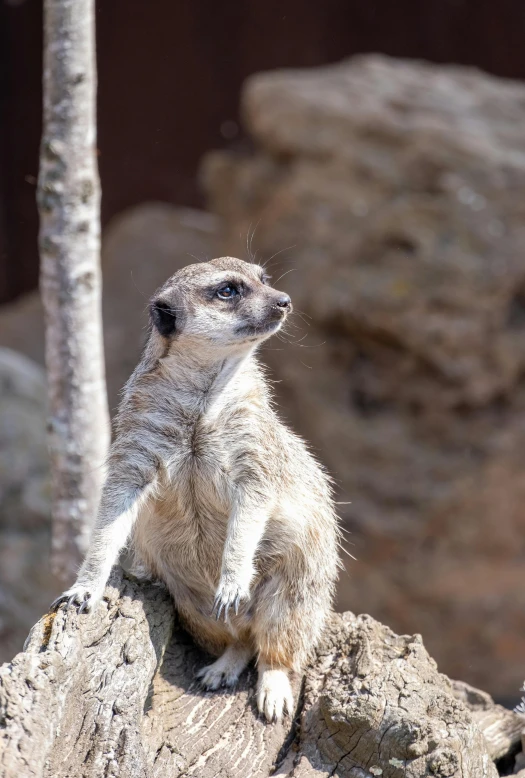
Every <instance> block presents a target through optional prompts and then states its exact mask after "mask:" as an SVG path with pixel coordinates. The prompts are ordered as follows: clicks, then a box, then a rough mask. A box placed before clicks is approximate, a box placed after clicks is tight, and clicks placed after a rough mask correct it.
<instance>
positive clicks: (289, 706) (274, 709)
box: [257, 660, 294, 722]
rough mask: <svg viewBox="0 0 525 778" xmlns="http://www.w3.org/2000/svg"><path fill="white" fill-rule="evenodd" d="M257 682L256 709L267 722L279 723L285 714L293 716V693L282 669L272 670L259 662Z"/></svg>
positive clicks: (269, 666) (285, 672) (267, 665)
mask: <svg viewBox="0 0 525 778" xmlns="http://www.w3.org/2000/svg"><path fill="white" fill-rule="evenodd" d="M258 672H259V678H258V681H257V707H258V708H259V712H260V713H262V714H263V715H264V716H265V718H266V720H267V721H269V722H272V721H280V720H281V719H282V717H283V715H284V713H285V712H287V713H288V714H289V715H290V716H293V712H294V702H293V692H292V687H291V684H290V679H289V677H288V671H287V670H285V669H284V668H272V666H271V665H269V664H267V663H266V662H264V661H261V660H259V666H258Z"/></svg>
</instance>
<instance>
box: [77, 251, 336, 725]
mask: <svg viewBox="0 0 525 778" xmlns="http://www.w3.org/2000/svg"><path fill="white" fill-rule="evenodd" d="M262 277H263V270H262V268H260V267H258V266H257V265H250V264H248V263H245V262H242V261H241V260H238V259H233V258H229V257H226V258H224V257H223V258H221V259H218V260H213V261H212V262H208V263H202V264H199V265H191V266H189V267H187V268H184V269H183V270H182V271H179V272H178V273H176V274H175V275H174V276H173V277H172V278H171V279H170V280H169V281H168V282H167V283H166V284H165V285H164V287H162V289H160V290H159V292H157V294H156V295H155V297H154V300H153V303H152V322H153V323H152V327H151V332H150V336H149V339H148V343H147V346H146V348H145V350H144V353H143V356H142V359H141V362H140V363H139V365H138V367H137V368H136V370H135V372H134V373H133V375H132V377H131V378H130V380H129V382H128V384H127V385H126V387H125V389H124V393H123V399H122V403H121V406H120V409H119V413H118V418H117V423H116V435H115V441H114V443H113V446H112V449H111V454H110V458H109V475H108V480H107V483H106V487H105V490H104V495H103V499H102V505H101V509H100V515H99V519H98V523H97V528H96V530H95V532H94V535H93V540H92V545H91V549H90V553H89V554H88V557H87V558H86V561H85V562H84V565H83V567H82V569H81V571H80V574H79V578H78V581H77V583H76V585H75V586H74V587H72V589H71V590H69V592H67V593H66V594H65V595H64V597H66V596H67V597H69V598H70V599H71V600H72V601H73V602H79V603H82V604H83V607H89V606H90V605H91V603H93V602H96V600H97V599H98V598H99V597H100V596H101V594H102V591H103V587H104V584H105V582H106V579H107V575H108V574H109V571H110V569H111V565H112V564H113V563H114V561H115V559H116V556H117V554H118V552H119V550H120V548H122V546H123V544H124V543H125V542H126V538H127V537H128V536H129V535H131V537H132V545H133V550H134V553H135V556H136V559H137V564H138V565H140V567H141V568H142V569H144V568H145V569H146V570H148V571H149V573H150V575H151V576H153V577H156V578H159V579H161V580H162V581H164V582H165V583H166V585H167V586H168V588H169V590H170V592H171V593H172V595H173V598H174V601H175V604H176V607H177V609H178V611H179V613H180V615H181V617H182V619H183V620H184V623H185V624H186V626H187V628H188V630H189V631H190V632H191V633H192V634H193V636H194V637H195V639H196V640H197V641H198V642H199V643H200V644H201V645H202V646H203V647H204V648H206V649H207V650H208V651H210V652H211V653H213V654H216V655H218V654H220V653H222V652H223V651H224V650H225V649H227V648H228V653H227V654H225V659H224V660H223V662H222V664H220V663H216V665H217V668H216V670H214V667H215V666H212V667H211V669H208V671H206V673H207V674H205V675H204V679H205V682H206V677H207V678H208V679H210V678H211V679H212V680H210V683H209V685H210V686H212V688H216V686H217V677H218V676H217V674H218V673H219V676H220V673H221V672H224V677H225V678H227V679H229V680H228V681H227V682H234V681H232V679H235V678H236V677H237V676H238V674H239V672H240V670H241V669H242V666H243V663H244V657H245V656H246V657H249V656H250V655H256V656H257V657H259V667H260V675H261V678H260V683H259V692H258V694H259V697H258V699H259V707H260V708H261V710H262V711H263V712H264V713H265V715H267V717H270V716H271V717H279V716H280V715H282V713H283V711H284V709H285V708H289V707H290V705H291V691H290V687H289V682H288V680H287V675H286V674H287V672H288V671H289V670H295V671H298V672H300V671H301V670H302V669H303V668H304V666H305V664H306V662H307V661H308V659H309V658H310V656H311V654H312V651H313V650H314V649H315V647H316V644H317V642H318V639H319V636H320V633H321V630H322V628H323V626H324V623H325V620H326V616H327V614H328V612H329V610H330V607H331V601H332V596H333V590H334V583H335V579H336V572H337V566H338V555H337V544H338V538H337V523H336V517H335V513H334V509H333V504H332V499H331V490H330V484H329V481H328V478H327V476H326V475H325V473H324V472H323V470H322V469H321V467H320V466H319V465H318V463H317V462H316V461H315V459H314V458H313V457H312V456H311V454H310V453H309V452H308V450H307V448H306V446H305V445H304V443H303V441H302V440H301V439H300V438H299V437H297V436H296V435H294V434H293V433H292V432H291V431H290V430H288V429H287V428H286V427H285V426H284V425H283V424H282V422H281V421H280V420H279V418H278V417H277V415H276V413H275V411H274V409H273V407H272V403H271V397H270V391H269V387H268V383H267V381H266V379H265V376H264V373H263V371H262V369H261V367H260V365H259V364H258V363H257V361H256V359H255V356H254V351H255V348H256V347H257V346H258V345H259V344H260V343H261V342H262V341H263V340H265V339H266V338H267V337H269V336H270V335H271V334H273V332H275V331H276V330H277V329H278V328H279V327H280V325H281V323H282V322H283V321H284V319H285V318H286V315H287V314H288V313H289V311H290V309H291V306H290V305H289V302H287V301H286V298H285V297H283V295H282V294H281V293H279V292H276V291H275V290H274V289H272V288H271V287H269V286H267V285H266V284H265V283H263V280H262ZM228 285H229V288H230V289H232V288H235V289H238V293H237V294H235V295H234V297H233V298H232V299H228V300H227V299H223V296H224V295H225V294H227V293H228V292H227V287H228ZM216 289H217V290H218V291H215V290H216ZM225 290H226V291H225ZM221 295H223V296H221ZM173 314H174V315H173ZM170 316H171V317H172V318H170ZM172 324H173V331H172V332H171V331H169V330H170V327H171V326H172ZM236 604H237V606H238V613H235V605H236ZM214 606H215V615H214ZM217 612H218V613H219V615H220V618H219V619H217V618H216V615H217ZM235 646H238V647H239V649H238V650H237V649H235ZM229 657H231V661H230V659H229ZM229 661H230V663H231V665H232V672H231V673H229V674H228V672H227V670H225V669H224V668H225V667H227V666H228V662H229ZM275 668H277V670H278V671H277V670H276V669H275ZM265 673H266V675H264V674H265ZM263 676H264V677H263ZM289 712H291V711H289Z"/></svg>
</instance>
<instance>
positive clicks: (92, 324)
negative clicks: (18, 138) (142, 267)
mask: <svg viewBox="0 0 525 778" xmlns="http://www.w3.org/2000/svg"><path fill="white" fill-rule="evenodd" d="M44 14H45V27H44V39H45V40H44V132H43V137H42V146H41V154H40V177H39V183H38V205H39V213H40V236H39V246H40V260H41V263H40V289H41V293H42V300H43V304H44V311H45V323H46V367H47V374H48V386H49V390H48V391H49V405H50V408H49V414H50V415H49V448H50V456H51V470H52V475H53V564H54V568H55V573H56V574H57V575H59V576H60V578H61V579H62V580H63V581H67V582H71V580H73V579H74V577H75V574H76V571H77V569H78V566H79V564H80V562H81V560H82V557H83V555H84V552H85V550H86V545H87V539H88V536H89V530H90V526H91V523H92V521H93V520H94V517H95V515H96V510H97V507H98V500H99V496H100V490H101V486H102V480H103V463H104V459H105V456H106V451H107V447H108V443H109V415H108V409H107V400H106V386H105V374H104V355H103V346H102V327H101V302H100V287H101V281H100V257H99V254H100V187H99V180H98V170H97V162H96V149H95V142H96V106H95V98H96V65H95V31H94V0H46V1H45V4H44Z"/></svg>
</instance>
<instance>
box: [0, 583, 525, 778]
mask: <svg viewBox="0 0 525 778" xmlns="http://www.w3.org/2000/svg"><path fill="white" fill-rule="evenodd" d="M206 661H208V657H206V656H205V655H204V654H203V653H202V652H201V651H200V650H199V649H198V648H196V646H195V645H194V644H193V642H192V640H191V638H190V637H189V636H188V635H187V634H186V633H185V632H184V631H183V630H182V629H181V628H180V627H179V626H178V625H177V622H176V618H175V615H174V611H173V608H172V604H171V601H170V598H169V596H168V594H167V592H166V590H165V589H164V588H163V587H162V586H158V585H154V584H144V583H138V582H136V581H135V580H132V579H130V578H128V577H126V576H125V575H124V574H123V573H122V572H121V571H120V570H115V571H114V573H113V576H112V579H111V583H110V585H109V586H108V588H107V589H106V598H105V601H104V603H103V604H101V605H100V606H99V609H98V610H97V611H96V613H95V614H92V615H83V616H80V617H79V616H77V615H76V614H75V613H73V612H72V611H71V612H66V611H65V610H63V609H61V610H59V611H58V613H57V614H48V615H47V616H45V617H44V618H43V619H41V621H40V622H39V623H38V624H37V625H36V626H35V627H34V628H33V630H32V632H31V634H30V636H29V638H28V642H27V645H26V649H25V651H24V652H23V653H21V654H18V656H16V657H15V659H14V660H13V662H12V663H10V664H6V665H3V666H2V668H1V669H0V776H1V778H25V776H28V778H29V777H31V778H80V776H82V778H100V776H122V778H135V776H137V777H138V778H142V777H144V778H161V776H162V777H164V776H167V775H169V776H170V778H177V777H178V778H183V777H184V778H187V777H189V776H198V778H219V777H220V778H262V776H268V775H270V774H271V772H272V770H274V768H277V770H276V773H275V774H276V775H278V776H280V778H291V776H294V778H311V777H313V776H316V777H318V778H320V777H321V776H325V778H328V776H335V775H337V776H342V777H344V778H370V777H371V776H379V775H381V776H384V778H416V777H417V778H423V776H436V778H452V777H454V778H495V776H497V775H498V773H497V770H496V767H495V765H494V760H495V759H501V758H502V757H504V756H505V755H506V754H510V753H512V752H513V750H514V751H515V750H517V749H518V747H519V746H518V744H519V741H520V732H521V729H522V725H523V719H522V718H521V717H520V716H517V715H516V714H513V713H511V712H509V711H504V710H503V709H501V708H499V706H495V705H494V703H493V702H492V700H491V699H490V697H489V696H488V695H486V694H485V693H484V692H479V691H478V690H475V689H472V688H471V687H468V686H467V685H465V684H459V683H452V682H451V681H449V679H448V678H446V676H444V675H442V674H440V673H439V672H438V671H437V669H436V665H435V662H434V661H433V660H432V659H431V658H430V657H429V656H428V654H427V652H426V651H425V648H424V647H423V644H422V642H421V638H420V637H419V636H415V637H414V636H412V637H410V636H397V635H395V634H394V633H393V632H392V631H391V630H390V629H388V628H387V627H384V626H383V625H381V624H379V623H378V622H376V621H374V620H373V619H372V618H370V617H369V616H354V615H353V614H351V613H346V614H343V615H336V616H334V617H333V618H332V620H331V623H330V625H329V628H328V629H327V631H326V636H325V639H324V641H323V644H322V646H321V648H320V651H319V654H318V657H317V661H316V662H315V663H314V664H313V665H312V667H310V668H309V670H308V672H307V674H306V677H305V679H304V680H302V679H300V678H296V679H295V692H296V699H298V709H297V712H296V717H295V720H294V722H293V723H291V722H290V721H289V720H286V721H285V722H284V723H283V724H274V725H268V724H265V723H264V722H263V721H262V720H261V719H260V718H259V717H258V716H257V712H256V707H255V703H254V685H255V671H254V668H253V667H252V668H249V669H248V670H247V671H246V672H245V673H244V675H243V676H242V679H241V681H240V683H239V686H238V688H237V689H236V690H235V691H233V692H232V691H223V692H218V693H217V692H204V691H202V690H201V689H200V687H199V686H198V684H196V683H195V681H194V680H193V679H194V673H195V670H196V669H198V668H200V667H201V666H202V664H203V663H205V662H206ZM483 729H484V730H485V731H486V732H487V737H484V735H483V734H482V730H483Z"/></svg>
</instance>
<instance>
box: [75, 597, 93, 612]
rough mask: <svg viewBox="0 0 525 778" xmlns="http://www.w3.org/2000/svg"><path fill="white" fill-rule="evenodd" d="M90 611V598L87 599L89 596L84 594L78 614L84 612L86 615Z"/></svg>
mask: <svg viewBox="0 0 525 778" xmlns="http://www.w3.org/2000/svg"><path fill="white" fill-rule="evenodd" d="M90 610H91V602H90V597H89V595H87V594H85V595H84V602H83V603H82V604H81V606H80V608H79V609H78V612H79V613H84V611H85V612H86V613H89V611H90Z"/></svg>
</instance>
